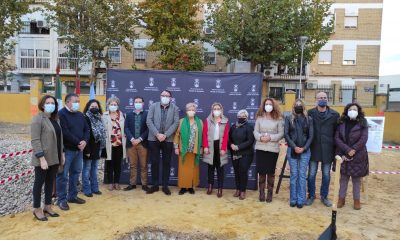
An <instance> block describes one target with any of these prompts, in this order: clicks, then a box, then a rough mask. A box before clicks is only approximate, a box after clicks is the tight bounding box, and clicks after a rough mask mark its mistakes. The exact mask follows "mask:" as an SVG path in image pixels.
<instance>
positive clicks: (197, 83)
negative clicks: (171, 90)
mask: <svg viewBox="0 0 400 240" xmlns="http://www.w3.org/2000/svg"><path fill="white" fill-rule="evenodd" d="M193 86H194V87H191V88H190V89H189V92H195V93H203V92H204V89H202V88H200V79H198V78H196V79H194V82H193Z"/></svg>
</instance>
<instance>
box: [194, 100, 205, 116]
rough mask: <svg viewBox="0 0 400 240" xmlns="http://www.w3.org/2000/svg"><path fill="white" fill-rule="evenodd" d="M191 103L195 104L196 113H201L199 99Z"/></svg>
mask: <svg viewBox="0 0 400 240" xmlns="http://www.w3.org/2000/svg"><path fill="white" fill-rule="evenodd" d="M193 103H194V104H196V106H197V110H196V111H197V112H198V113H202V112H203V109H202V108H201V107H200V103H199V99H198V98H195V99H193Z"/></svg>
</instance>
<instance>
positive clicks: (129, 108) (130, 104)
mask: <svg viewBox="0 0 400 240" xmlns="http://www.w3.org/2000/svg"><path fill="white" fill-rule="evenodd" d="M133 103H134V100H133V98H129V100H128V106H126V107H125V109H126V110H134V109H135V107H134V106H133Z"/></svg>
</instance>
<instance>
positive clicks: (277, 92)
mask: <svg viewBox="0 0 400 240" xmlns="http://www.w3.org/2000/svg"><path fill="white" fill-rule="evenodd" d="M283 91H284V88H283V87H270V88H269V94H268V95H269V97H270V98H274V99H276V100H278V101H282V100H283Z"/></svg>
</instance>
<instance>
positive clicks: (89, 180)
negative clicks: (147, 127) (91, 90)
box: [82, 99, 106, 197]
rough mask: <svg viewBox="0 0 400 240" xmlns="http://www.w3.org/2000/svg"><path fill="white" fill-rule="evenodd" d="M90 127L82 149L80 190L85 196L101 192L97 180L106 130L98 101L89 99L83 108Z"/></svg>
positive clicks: (104, 145)
mask: <svg viewBox="0 0 400 240" xmlns="http://www.w3.org/2000/svg"><path fill="white" fill-rule="evenodd" d="M83 113H84V114H85V118H86V121H87V123H88V125H89V129H90V138H89V142H88V144H87V145H86V147H85V149H84V150H83V160H84V161H83V170H82V191H83V193H84V194H85V196H86V197H93V194H96V195H100V194H102V193H101V191H100V190H99V183H98V180H97V172H98V165H99V159H100V151H101V149H104V148H105V147H106V130H105V126H104V123H103V121H102V118H101V115H102V114H103V111H102V109H101V106H100V102H99V101H97V100H96V99H91V100H89V101H88V102H87V103H86V106H85V108H84V109H83Z"/></svg>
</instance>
